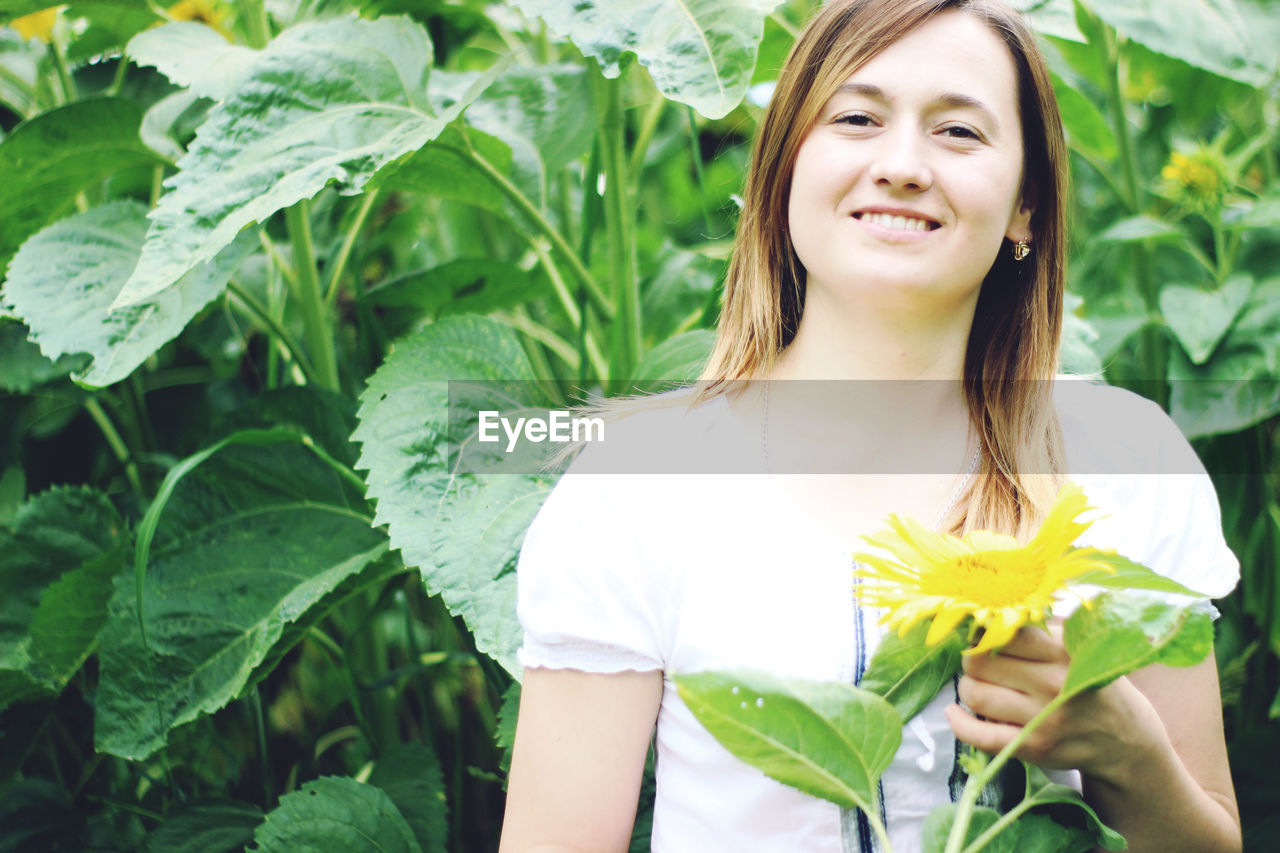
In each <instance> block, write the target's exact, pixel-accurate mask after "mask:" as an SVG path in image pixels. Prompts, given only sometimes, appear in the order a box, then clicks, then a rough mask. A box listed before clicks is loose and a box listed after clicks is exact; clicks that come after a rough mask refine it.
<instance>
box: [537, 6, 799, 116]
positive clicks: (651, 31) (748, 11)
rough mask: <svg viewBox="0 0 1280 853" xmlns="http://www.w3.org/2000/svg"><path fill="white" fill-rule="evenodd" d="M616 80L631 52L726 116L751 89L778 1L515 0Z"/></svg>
mask: <svg viewBox="0 0 1280 853" xmlns="http://www.w3.org/2000/svg"><path fill="white" fill-rule="evenodd" d="M512 5H514V6H515V7H516V8H517V9H519V10H520V11H521V12H523V13H525V14H526V15H529V16H538V17H540V18H542V19H543V20H544V21H546V23H547V27H548V28H549V29H550V30H551V31H552V32H554V33H556V34H557V35H560V36H564V37H566V38H568V39H569V40H570V41H572V42H573V43H574V44H575V45H577V47H578V50H580V51H582V52H583V53H584V54H586V55H587V56H592V57H595V58H596V59H598V60H599V61H600V66H601V70H602V71H603V72H604V75H605V76H606V77H617V76H618V75H619V74H620V73H621V72H622V64H623V62H624V58H625V56H626V55H627V54H628V53H634V54H635V55H636V57H637V58H638V59H639V60H640V64H641V65H643V66H645V67H646V68H648V69H649V74H650V75H651V76H652V77H653V82H654V84H656V85H657V87H658V89H659V90H660V91H661V92H662V93H663V94H664V95H666V96H667V97H668V98H671V99H672V100H675V101H679V102H680V103H682V104H688V105H689V106H691V107H693V108H694V109H696V110H697V111H698V112H700V113H702V114H703V115H705V116H706V117H708V118H720V117H722V116H724V115H725V114H727V113H728V112H729V111H730V110H731V109H733V108H734V107H736V106H737V105H738V103H739V102H740V101H741V100H742V96H743V95H744V94H745V93H746V90H747V84H748V82H749V81H750V79H751V72H752V70H753V69H754V68H755V63H756V47H757V45H758V44H759V42H760V37H761V35H762V33H763V29H764V17H765V15H767V14H768V13H769V12H771V11H773V9H774V7H776V6H777V5H778V0H630V2H627V0H581V2H577V3H563V2H557V0H514V2H513V4H512Z"/></svg>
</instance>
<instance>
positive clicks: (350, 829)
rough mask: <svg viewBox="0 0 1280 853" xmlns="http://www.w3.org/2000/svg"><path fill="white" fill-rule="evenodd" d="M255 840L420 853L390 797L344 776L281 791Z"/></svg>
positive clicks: (294, 851)
mask: <svg viewBox="0 0 1280 853" xmlns="http://www.w3.org/2000/svg"><path fill="white" fill-rule="evenodd" d="M253 840H254V842H255V844H256V845H257V846H256V848H255V849H256V850H257V851H258V853H331V851H334V850H341V851H343V853H422V848H421V847H419V846H418V842H417V841H416V840H414V837H413V831H412V830H411V829H410V828H409V824H407V823H406V822H405V819H404V817H403V816H402V815H401V814H400V811H399V810H398V809H397V808H396V806H395V803H393V802H392V801H391V798H390V797H389V796H387V794H386V793H385V792H384V791H382V789H380V788H377V787H375V786H373V785H365V784H363V783H361V782H357V781H356V780H355V779H349V778H347V777H345V776H324V777H321V778H319V779H317V780H315V781H314V782H308V783H307V784H306V785H303V786H302V790H300V791H295V792H294V793H292V794H289V795H287V796H284V797H281V798H280V805H278V806H276V807H275V808H274V809H273V810H272V811H271V812H270V813H269V814H268V815H267V819H266V820H265V821H263V822H262V823H261V824H259V826H258V828H257V830H256V831H255V832H254V833H253Z"/></svg>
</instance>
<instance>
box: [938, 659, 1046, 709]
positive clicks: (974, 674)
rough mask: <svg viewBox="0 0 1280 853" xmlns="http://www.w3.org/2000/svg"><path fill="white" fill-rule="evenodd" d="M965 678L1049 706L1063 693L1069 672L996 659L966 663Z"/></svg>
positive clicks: (1044, 665) (1038, 663) (1034, 664)
mask: <svg viewBox="0 0 1280 853" xmlns="http://www.w3.org/2000/svg"><path fill="white" fill-rule="evenodd" d="M962 666H963V668H964V674H965V675H966V676H967V677H969V678H972V679H973V680H975V681H981V682H985V683H987V684H996V685H999V686H1001V687H1005V688H1008V689H1010V690H1016V691H1018V692H1020V693H1025V694H1027V695H1028V696H1031V697H1032V698H1034V699H1037V700H1039V701H1041V702H1047V701H1049V700H1050V699H1052V698H1053V697H1054V696H1057V695H1058V693H1059V692H1060V691H1061V690H1062V685H1063V682H1064V681H1065V680H1066V677H1067V668H1066V666H1064V665H1063V664H1061V663H1046V662H1043V661H1030V660H1025V659H1023V658H1008V657H1003V656H997V657H994V658H990V659H986V660H975V661H973V662H972V663H969V662H968V661H966V662H965V663H963V664H962Z"/></svg>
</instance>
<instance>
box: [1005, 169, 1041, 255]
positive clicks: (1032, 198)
mask: <svg viewBox="0 0 1280 853" xmlns="http://www.w3.org/2000/svg"><path fill="white" fill-rule="evenodd" d="M1035 212H1036V188H1035V185H1034V184H1031V183H1027V184H1025V185H1024V186H1023V188H1022V197H1021V198H1020V199H1019V200H1018V208H1017V210H1015V211H1014V212H1013V216H1011V217H1009V228H1008V229H1007V230H1006V231H1005V232H1004V236H1005V237H1007V238H1009V240H1010V241H1011V242H1014V243H1019V242H1023V241H1026V242H1028V243H1030V242H1031V237H1032V233H1031V217H1032V216H1033V215H1035Z"/></svg>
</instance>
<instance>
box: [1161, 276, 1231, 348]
mask: <svg viewBox="0 0 1280 853" xmlns="http://www.w3.org/2000/svg"><path fill="white" fill-rule="evenodd" d="M1252 291H1253V276H1251V275H1249V274H1248V273H1237V274H1236V275H1233V276H1231V278H1229V279H1227V280H1226V281H1225V282H1223V283H1222V286H1221V287H1219V288H1218V289H1217V290H1205V289H1204V288H1200V287H1192V286H1189V285H1185V284H1166V285H1164V286H1163V287H1161V288H1160V313H1161V314H1162V315H1163V316H1164V319H1165V321H1166V322H1167V323H1168V324H1169V328H1170V329H1172V330H1173V334H1174V336H1175V337H1176V338H1177V339H1178V343H1180V344H1182V348H1183V349H1184V350H1186V352H1187V355H1188V356H1189V357H1190V358H1191V361H1192V363H1193V364H1204V363H1205V362H1206V361H1208V360H1209V356H1211V355H1213V350H1214V348H1215V347H1217V346H1218V343H1219V342H1220V341H1221V340H1222V338H1223V336H1224V335H1226V333H1227V330H1228V329H1230V328H1231V324H1232V323H1233V322H1235V319H1236V317H1237V316H1238V315H1239V314H1240V310H1241V309H1242V308H1244V306H1245V304H1246V303H1247V302H1248V301H1249V294H1250V293H1251V292H1252Z"/></svg>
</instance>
